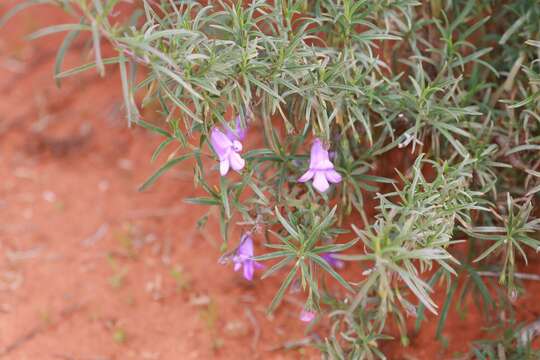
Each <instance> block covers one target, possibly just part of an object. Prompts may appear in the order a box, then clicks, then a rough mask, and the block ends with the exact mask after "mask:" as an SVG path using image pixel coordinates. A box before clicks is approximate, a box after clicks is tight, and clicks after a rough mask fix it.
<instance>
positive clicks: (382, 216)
mask: <svg viewBox="0 0 540 360" xmlns="http://www.w3.org/2000/svg"><path fill="white" fill-rule="evenodd" d="M41 3H54V4H56V5H58V6H61V7H63V8H64V9H65V10H66V11H67V12H69V13H70V14H72V15H73V19H74V20H73V22H72V23H69V24H56V25H52V26H50V27H47V28H44V29H41V30H38V31H37V32H35V33H33V34H32V35H31V36H30V37H31V38H34V39H35V38H40V37H42V36H45V35H49V34H54V33H59V32H67V35H66V37H65V40H64V42H63V43H62V45H61V46H60V48H59V51H58V55H57V61H56V66H55V79H56V80H57V81H58V84H59V85H60V84H61V81H62V80H63V79H64V78H66V77H68V76H72V75H75V74H79V73H81V72H84V71H88V70H91V69H96V70H97V72H98V73H99V74H100V75H102V76H103V75H104V74H105V72H106V70H107V71H109V70H110V68H111V67H113V66H116V67H118V69H119V71H120V78H121V83H122V94H123V98H124V102H125V109H126V114H127V118H128V125H132V124H137V125H140V126H142V127H144V128H146V129H148V130H149V131H152V132H154V133H156V134H157V135H158V136H161V137H163V142H162V143H161V145H159V147H158V148H157V149H156V151H155V152H154V154H152V160H153V161H154V160H157V159H159V158H160V154H161V153H163V152H166V151H170V149H171V148H173V147H174V150H173V151H170V155H169V157H168V160H167V161H166V162H165V163H164V164H163V165H162V166H161V167H159V169H158V170H157V172H156V173H155V174H154V175H152V176H151V177H150V178H149V180H148V181H147V182H146V183H144V184H143V185H142V187H141V189H146V188H147V187H148V186H150V185H152V184H153V183H154V182H155V181H156V180H158V178H159V177H160V176H161V175H163V174H164V173H165V172H166V171H167V170H169V169H170V168H171V167H173V166H177V165H179V164H183V163H184V162H185V161H187V160H188V159H192V160H193V164H194V165H193V166H194V181H195V184H196V185H197V186H198V187H200V188H201V189H202V190H203V191H204V192H206V193H207V195H206V196H204V197H199V198H191V199H188V200H187V201H188V202H190V203H193V204H199V205H205V206H211V207H212V206H213V207H217V208H218V209H219V213H220V229H221V233H222V237H223V241H224V245H223V248H222V249H223V251H224V253H225V252H227V251H228V249H229V248H230V246H229V241H230V239H229V237H230V233H231V232H232V229H231V225H236V226H237V227H241V228H242V229H243V230H244V231H250V232H252V233H253V234H255V235H254V236H256V237H258V238H259V239H261V238H262V237H263V236H261V234H262V235H264V238H265V246H266V247H267V248H268V249H270V250H269V251H268V252H266V253H263V254H261V255H259V256H257V257H256V258H255V259H256V260H258V261H272V265H271V266H269V267H268V268H267V270H266V272H265V273H264V274H263V276H262V277H263V278H265V277H267V276H270V275H272V276H280V277H282V278H283V283H282V286H281V287H280V288H279V290H277V294H276V296H275V298H274V300H273V301H272V302H271V304H270V307H269V310H270V311H274V310H275V309H276V308H277V307H278V306H279V304H280V302H281V300H282V298H283V296H284V294H285V292H286V291H287V289H288V288H289V287H290V286H292V285H294V284H297V283H298V284H300V287H301V289H302V290H303V291H304V292H305V294H306V295H305V296H306V306H305V308H306V309H307V310H310V311H317V312H320V313H325V312H326V313H328V314H329V315H330V319H331V320H332V326H331V329H330V330H329V333H328V337H327V338H326V340H324V341H323V342H321V343H320V344H319V346H320V348H321V350H322V352H323V354H324V356H326V357H327V358H331V359H345V358H354V359H357V358H358V359H362V358H366V359H373V358H384V354H383V352H382V351H381V349H380V347H379V345H378V344H379V343H380V342H381V341H384V340H387V339H388V336H386V335H384V332H385V331H386V330H387V329H388V328H389V324H390V323H392V324H395V325H397V328H398V329H399V335H400V337H401V341H402V343H403V344H404V345H406V344H407V343H408V334H407V327H406V317H407V316H409V315H412V316H415V317H416V325H417V328H418V327H419V326H420V325H421V324H422V322H423V321H424V320H425V318H426V315H425V310H426V309H427V310H429V311H430V312H431V313H434V314H438V319H439V320H438V321H439V323H438V327H437V337H438V338H439V339H441V340H444V338H443V337H442V330H443V328H444V323H445V321H446V318H447V315H448V312H449V309H450V308H451V307H452V306H456V308H457V309H458V310H460V309H461V310H463V304H464V302H465V298H466V297H467V296H469V295H471V296H472V297H473V298H474V299H475V301H476V300H478V299H480V300H481V301H482V302H483V303H484V305H485V306H486V308H488V309H493V310H494V311H502V310H504V311H507V309H508V304H509V302H508V299H509V298H508V296H509V297H510V298H512V297H515V296H517V295H516V294H517V293H518V290H519V287H518V284H516V280H515V273H516V271H517V264H518V263H519V262H520V261H523V262H524V263H526V262H527V259H528V258H529V257H531V256H536V253H537V252H538V250H539V249H540V241H539V237H538V235H539V230H540V219H538V218H537V215H538V212H537V211H535V206H534V204H535V202H536V201H537V200H538V196H539V194H540V179H539V178H540V172H539V170H538V167H539V166H540V161H539V160H538V159H539V158H540V157H539V155H540V115H539V110H540V68H539V66H540V65H539V64H540V60H539V59H540V22H539V21H538V19H539V18H540V3H539V2H538V1H536V0H513V1H511V0H505V1H492V0H429V1H415V0H383V1H380V0H361V1H353V0H311V1H308V0H281V1H275V2H267V1H262V0H253V1H250V2H239V1H238V2H234V1H210V2H208V5H202V2H201V3H199V2H193V1H173V0H161V1H149V0H144V1H142V5H141V7H140V8H136V9H132V8H126V7H125V6H123V4H120V3H119V2H118V1H117V0H92V1H90V0H49V1H48V0H33V1H30V2H25V3H20V4H19V5H18V6H16V7H15V8H13V9H12V11H10V12H8V13H7V14H6V15H5V16H4V18H3V20H0V25H1V24H2V23H4V22H5V21H7V20H8V19H9V18H11V17H12V16H13V15H15V13H16V12H18V11H19V10H22V9H24V8H26V7H27V6H29V5H32V4H41ZM126 13H127V14H129V16H125V15H126ZM118 14H121V16H119V15H118ZM85 33H87V34H88V37H87V38H85V37H84V34H85ZM79 38H83V39H90V41H91V44H92V51H91V53H92V56H93V57H94V61H93V62H91V63H88V64H84V65H81V66H79V67H76V68H73V69H69V70H63V67H62V63H63V58H64V56H65V54H66V52H67V51H68V50H69V48H70V46H71V45H72V44H73V43H74V42H75V41H77V39H79ZM104 47H106V48H107V49H108V50H110V49H113V50H114V51H115V53H116V55H115V56H113V57H104V56H103V54H104V53H105V51H102V48H104ZM108 52H110V51H108ZM156 108H157V109H158V110H157V113H158V120H157V121H156V120H155V119H154V120H153V121H151V120H150V119H152V118H155V116H153V114H152V112H155V111H156ZM232 113H233V114H238V115H239V117H240V121H241V124H242V127H247V128H248V133H249V135H248V137H251V139H252V141H251V142H247V143H246V144H249V146H246V145H244V150H245V151H244V153H243V157H244V159H245V160H246V166H245V168H244V169H243V171H242V172H241V173H240V174H239V175H229V176H227V177H219V173H218V171H217V170H216V169H217V167H215V166H211V167H209V165H208V164H213V163H214V160H215V156H214V154H213V153H212V152H211V151H208V150H212V147H209V138H210V134H211V131H212V129H213V128H215V127H222V128H227V127H232V126H234V121H232V120H231V116H230V115H228V114H232ZM142 114H144V115H142ZM314 137H316V138H320V139H321V140H322V141H323V142H324V143H325V144H327V145H328V146H329V147H330V151H331V153H332V154H333V155H334V157H333V159H332V162H333V164H335V167H336V170H337V171H338V172H339V173H340V174H341V176H342V181H341V183H340V184H338V185H336V186H333V187H331V189H330V190H329V191H327V192H325V193H322V194H320V193H318V192H317V191H315V189H314V188H313V186H312V185H310V184H307V183H306V184H304V183H299V182H298V181H297V180H298V178H299V177H300V175H302V173H303V172H304V171H305V170H306V168H307V164H308V158H307V148H308V146H309V143H310V142H311V139H312V138H314ZM404 155H407V156H404ZM411 155H412V157H415V158H416V159H415V160H414V161H413V162H412V163H407V160H404V161H405V163H403V164H402V167H401V168H400V169H401V172H399V171H396V172H394V173H391V172H390V173H384V174H383V175H385V176H390V177H393V179H390V178H387V177H383V176H380V175H381V171H380V170H381V167H386V161H388V159H391V158H392V157H394V156H400V157H403V159H408V156H411ZM394 175H395V176H394ZM218 178H219V181H218V180H217V179H218ZM372 199H374V200H375V201H376V202H377V204H378V205H377V206H376V208H375V210H376V211H375V215H373V216H371V212H370V211H369V210H368V209H370V208H371V204H372V201H371V200H372ZM359 219H360V220H359ZM348 223H353V225H352V230H353V231H352V236H353V238H351V233H350V232H349V231H347V230H346V229H345V230H344V229H343V227H344V224H348ZM347 227H348V226H347ZM347 233H349V235H347ZM344 239H349V240H350V241H348V242H344V241H345V240H344ZM458 243H460V245H457V244H458ZM463 247H465V248H466V249H467V251H466V254H465V255H464V254H463ZM458 248H459V249H461V250H460V251H457V249H458ZM325 253H331V254H333V255H335V256H336V258H339V259H341V260H344V261H347V262H350V263H356V264H359V265H360V266H363V267H364V268H365V269H366V270H365V271H364V272H363V274H362V276H361V277H360V280H359V281H357V279H358V278H359V275H360V274H351V272H350V271H349V272H343V271H341V270H340V269H336V268H334V267H333V266H331V265H330V264H329V263H328V261H326V260H325V259H324V258H323V257H322V255H323V254H325ZM482 269H484V270H485V269H490V271H494V272H496V273H498V274H500V275H499V280H500V281H499V283H498V284H495V283H490V282H489V280H486V279H485V278H483V277H482V276H481V275H480V274H481V273H480V271H481V270H482ZM324 274H327V275H329V276H323V275H324ZM349 276H350V277H351V278H349ZM458 277H459V278H460V279H461V278H463V279H464V280H463V282H458ZM327 279H332V280H330V281H335V282H336V283H338V284H340V285H341V286H342V288H343V291H344V292H343V293H332V292H330V291H328V290H327V287H326V281H327ZM353 279H356V280H353ZM297 281H298V282H297ZM444 286H446V290H445V289H444ZM501 289H504V290H506V291H503V292H501V291H500V290H501ZM435 292H440V293H441V294H443V295H445V296H444V300H443V304H442V307H440V308H439V306H438V305H437V302H438V300H437V299H434V297H433V294H434V293H435ZM505 294H506V295H505ZM477 303H479V302H477ZM484 309H485V308H484ZM492 318H493V317H492ZM495 318H498V317H495ZM505 336H506V335H505ZM511 338H512V336H510V339H511ZM511 342H512V341H510V343H511ZM507 343H508V340H507V336H506V337H504V338H503V339H502V340H501V341H500V342H499V344H502V345H500V346H503V348H504V346H506V345H504V344H507ZM500 346H499V348H500ZM494 348H495V349H497V345H495V347H494ZM494 348H493V347H492V346H491V345H489V344H488V345H482V346H480V347H478V346H477V347H472V350H471V351H473V352H474V353H475V356H478V357H479V358H482V357H486V358H491V355H490V354H492V351H493V349H494ZM522 350H523V349H522ZM522 350H519V351H522ZM516 351H517V350H516ZM523 351H525V350H523ZM508 358H512V357H508ZM518 358H522V357H519V356H518Z"/></svg>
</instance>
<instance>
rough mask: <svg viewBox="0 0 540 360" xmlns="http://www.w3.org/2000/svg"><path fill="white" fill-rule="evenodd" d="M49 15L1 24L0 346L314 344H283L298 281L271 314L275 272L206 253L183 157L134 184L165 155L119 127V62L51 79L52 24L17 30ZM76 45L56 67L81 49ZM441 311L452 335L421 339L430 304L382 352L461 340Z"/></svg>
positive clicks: (299, 327) (421, 352) (61, 351)
mask: <svg viewBox="0 0 540 360" xmlns="http://www.w3.org/2000/svg"><path fill="white" fill-rule="evenodd" d="M3 3H7V4H8V5H9V4H14V3H16V2H8V1H3ZM5 11H6V10H5V8H3V7H0V15H1V14H2V13H4V12H5ZM62 20H66V17H65V16H64V15H62V13H61V12H59V11H57V10H55V9H53V8H50V7H41V8H39V9H37V8H36V9H33V10H31V11H28V12H26V13H24V14H23V15H19V16H18V17H17V18H15V19H14V20H13V21H11V22H10V23H9V24H8V26H7V27H5V28H3V29H0V174H2V181H1V182H0V255H1V256H0V358H5V359H14V360H23V359H28V360H36V359H40V360H41V359H43V360H48V359H66V360H67V359H70V360H79V359H80V360H98V359H103V360H105V359H143V360H154V359H155V360H169V359H170V360H173V359H242V358H243V359H312V358H319V355H317V353H316V352H315V351H313V350H312V349H305V348H302V347H296V346H294V345H295V344H297V343H302V342H303V341H304V340H305V339H307V338H308V337H309V336H312V335H314V334H315V335H316V334H319V335H323V334H324V329H317V328H316V329H315V333H308V332H306V328H305V325H304V324H303V323H301V322H299V321H298V313H299V311H300V309H301V304H302V302H301V300H302V298H301V297H300V296H297V295H295V294H289V295H287V297H286V301H285V303H284V305H283V306H282V307H281V308H280V309H279V311H277V313H276V314H275V316H272V317H269V316H267V315H266V313H265V310H266V306H267V305H268V304H269V302H270V300H271V298H272V296H273V294H274V293H275V291H276V290H277V287H278V285H279V283H278V281H279V279H270V280H267V281H265V282H264V283H263V282H261V281H260V280H256V281H255V282H254V283H247V282H245V281H244V280H243V279H242V278H241V276H240V275H239V274H238V273H234V272H233V271H232V269H231V266H228V267H227V266H224V265H220V264H218V262H217V259H218V258H219V255H220V253H219V244H220V239H219V232H218V231H217V227H216V225H217V217H216V216H215V214H214V213H212V212H210V213H207V209H206V208H203V207H197V206H193V205H186V204H184V203H183V201H182V200H183V199H184V198H185V197H188V196H193V195H194V194H195V189H194V188H193V174H192V171H191V168H190V166H188V165H186V166H184V167H177V168H176V169H175V170H173V171H171V172H170V173H169V174H167V175H166V176H164V177H163V178H161V179H160V180H159V181H158V182H157V183H156V184H155V186H154V187H152V188H151V189H150V190H148V191H146V192H144V193H140V192H138V191H137V188H138V186H139V185H140V184H141V183H142V182H143V181H144V180H145V179H146V177H148V176H149V175H151V174H152V172H153V171H154V170H155V169H157V167H158V166H159V163H161V162H163V161H164V160H165V158H166V156H167V154H163V155H162V157H161V158H160V159H158V161H157V163H155V164H151V163H150V156H151V154H152V152H153V150H154V149H155V147H156V146H157V144H158V143H159V140H160V139H159V138H157V137H155V136H153V135H151V134H149V133H148V132H146V131H145V130H143V129H140V128H131V129H128V128H127V127H126V120H125V116H124V113H123V109H122V97H121V88H120V81H119V75H118V72H117V71H116V70H115V69H114V68H108V76H107V77H106V78H105V79H101V78H99V77H97V76H96V75H95V73H94V72H87V73H85V74H83V75H80V76H78V77H76V78H73V79H69V80H67V81H65V82H64V83H63V84H62V87H61V89H58V88H57V87H56V86H55V84H54V81H53V79H52V73H53V66H54V56H55V51H56V49H57V47H58V46H59V43H60V42H61V37H56V36H53V37H50V38H47V39H44V40H39V41H34V42H28V41H27V40H25V39H24V35H26V34H28V33H30V32H32V31H35V30H36V29H38V28H39V27H40V26H43V25H50V24H55V23H59V22H60V21H62ZM83 48H84V44H80V45H78V46H76V47H75V49H74V51H72V52H70V53H69V54H68V56H67V58H66V65H65V66H66V67H70V66H74V65H76V64H81V63H84V62H87V61H89V59H88V58H87V57H86V55H81V54H83V53H85V52H84V51H83V50H84V49H83ZM150 116H151V114H150ZM204 215H208V225H207V226H206V228H204V229H203V230H199V229H198V228H197V221H198V220H199V219H200V218H201V217H202V216H204ZM535 264H536V265H534V268H535V269H538V268H539V266H538V263H535ZM443 292H444V290H443V291H441V293H442V294H443ZM538 294H540V287H539V286H538V284H537V283H533V284H531V285H530V289H529V292H528V294H527V295H524V297H522V298H521V300H520V307H521V308H522V309H525V312H524V314H523V315H521V316H520V318H522V319H523V320H530V319H534V318H538V317H539V316H540V311H539V309H540V305H539V304H538V303H539V302H538V296H539V295H538ZM443 295H444V294H443ZM441 299H442V296H439V303H441ZM450 316H451V319H450V320H449V323H448V327H447V330H446V331H445V336H447V338H448V339H449V340H450V344H451V347H450V348H449V349H443V348H441V346H440V344H439V343H438V342H436V341H435V340H434V338H433V334H434V332H435V328H436V319H434V318H430V320H429V321H428V323H427V326H426V328H425V329H423V330H422V332H421V333H420V334H419V335H417V336H415V337H413V338H412V342H411V346H410V347H408V348H407V349H405V350H404V349H402V348H400V347H399V342H398V341H393V342H390V343H389V344H388V345H386V346H385V349H386V350H388V351H389V352H390V357H389V358H390V359H407V360H411V359H435V358H437V359H450V358H452V357H453V355H455V354H456V353H457V352H460V351H461V352H462V351H465V350H466V349H467V342H468V341H470V340H471V339H473V338H476V337H478V335H479V333H480V331H481V326H480V325H479V323H480V321H479V320H478V319H477V317H475V316H474V314H473V316H472V317H468V318H467V321H462V320H460V319H459V316H457V314H455V313H454V312H451V315H450ZM472 324H473V325H474V326H471V325H472Z"/></svg>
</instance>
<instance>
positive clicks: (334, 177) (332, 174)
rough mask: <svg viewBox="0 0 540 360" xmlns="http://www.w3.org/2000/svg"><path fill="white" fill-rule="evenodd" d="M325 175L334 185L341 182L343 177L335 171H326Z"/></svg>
mask: <svg viewBox="0 0 540 360" xmlns="http://www.w3.org/2000/svg"><path fill="white" fill-rule="evenodd" d="M325 175H326V180H328V181H330V182H331V183H333V184H337V183H339V182H341V175H340V174H339V173H338V172H337V171H336V170H334V169H331V170H326V172H325Z"/></svg>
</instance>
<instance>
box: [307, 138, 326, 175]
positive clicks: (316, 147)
mask: <svg viewBox="0 0 540 360" xmlns="http://www.w3.org/2000/svg"><path fill="white" fill-rule="evenodd" d="M324 160H329V158H328V151H326V150H325V149H324V148H323V145H322V142H321V140H320V139H315V140H314V141H313V145H311V154H310V159H309V168H310V169H315V168H317V167H318V165H319V164H320V163H321V162H322V161H324Z"/></svg>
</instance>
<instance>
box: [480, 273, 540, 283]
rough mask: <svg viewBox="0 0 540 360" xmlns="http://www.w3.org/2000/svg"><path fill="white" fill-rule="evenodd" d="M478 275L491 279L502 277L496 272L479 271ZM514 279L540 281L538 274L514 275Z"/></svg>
mask: <svg viewBox="0 0 540 360" xmlns="http://www.w3.org/2000/svg"><path fill="white" fill-rule="evenodd" d="M478 275H480V276H489V277H499V276H501V273H500V272H494V271H479V272H478ZM514 277H515V278H517V279H522V280H534V281H540V275H536V274H526V273H514Z"/></svg>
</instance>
